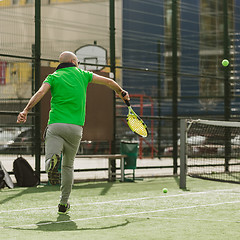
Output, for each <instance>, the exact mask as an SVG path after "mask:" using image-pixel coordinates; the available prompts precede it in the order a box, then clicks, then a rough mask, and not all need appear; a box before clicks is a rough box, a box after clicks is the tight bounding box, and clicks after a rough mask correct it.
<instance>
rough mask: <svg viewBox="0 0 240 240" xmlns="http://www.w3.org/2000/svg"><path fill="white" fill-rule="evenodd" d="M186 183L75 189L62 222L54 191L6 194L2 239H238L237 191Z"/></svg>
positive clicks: (1, 204) (1, 197) (0, 201)
mask: <svg viewBox="0 0 240 240" xmlns="http://www.w3.org/2000/svg"><path fill="white" fill-rule="evenodd" d="M187 180H188V190H187V191H182V190H180V189H179V186H178V178H172V177H171V178H170V177H166V178H155V179H144V180H143V181H136V182H134V183H133V182H126V183H120V182H116V183H108V182H87V183H86V182H82V183H77V184H75V186H74V188H73V192H72V195H71V211H70V213H69V214H68V215H61V216H59V215H58V214H57V203H58V197H59V187H53V186H45V185H40V186H38V187H36V188H15V189H12V190H9V189H7V188H5V189H4V190H1V192H0V222H1V224H0V232H1V239H18V240H19V239H20V240H21V239H24V240H26V239H100V240H101V239H105V240H106V239H131V240H132V239H148V240H149V239H184V240H186V239H204V240H206V239H214V240H215V239H239V237H240V232H239V226H240V216H239V213H240V189H239V186H238V185H237V184H229V183H219V182H213V181H206V180H201V179H195V178H188V179H187ZM163 188H168V193H167V194H164V193H162V189H163Z"/></svg>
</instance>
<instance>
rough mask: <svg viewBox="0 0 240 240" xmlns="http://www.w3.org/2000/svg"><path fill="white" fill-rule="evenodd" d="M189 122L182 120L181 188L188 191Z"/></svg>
mask: <svg viewBox="0 0 240 240" xmlns="http://www.w3.org/2000/svg"><path fill="white" fill-rule="evenodd" d="M186 131H187V122H186V120H185V119H181V120H180V188H181V189H186V174H187V173H186V172H187V171H186V170H187V169H186V167H187V162H186V161H187V157H186V135H187V132H186Z"/></svg>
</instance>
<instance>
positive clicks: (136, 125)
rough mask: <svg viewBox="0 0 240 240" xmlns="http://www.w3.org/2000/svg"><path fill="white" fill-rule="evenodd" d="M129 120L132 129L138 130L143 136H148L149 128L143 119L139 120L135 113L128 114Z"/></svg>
mask: <svg viewBox="0 0 240 240" xmlns="http://www.w3.org/2000/svg"><path fill="white" fill-rule="evenodd" d="M127 120H128V125H129V127H130V128H131V129H132V131H134V132H136V133H137V134H139V135H141V136H142V137H147V135H148V132H147V129H146V127H145V125H144V123H143V122H142V121H141V120H139V119H138V118H137V117H135V116H134V115H130V116H128V119H127Z"/></svg>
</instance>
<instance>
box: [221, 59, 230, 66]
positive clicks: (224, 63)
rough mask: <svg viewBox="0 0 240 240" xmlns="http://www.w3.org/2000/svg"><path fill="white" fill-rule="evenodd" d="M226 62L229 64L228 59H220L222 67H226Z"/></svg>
mask: <svg viewBox="0 0 240 240" xmlns="http://www.w3.org/2000/svg"><path fill="white" fill-rule="evenodd" d="M228 64H229V61H228V60H227V59H223V60H222V65H223V66H224V67H227V66H228Z"/></svg>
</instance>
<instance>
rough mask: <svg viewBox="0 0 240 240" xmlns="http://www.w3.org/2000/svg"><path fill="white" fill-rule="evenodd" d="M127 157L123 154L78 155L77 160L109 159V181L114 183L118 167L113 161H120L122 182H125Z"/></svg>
mask: <svg viewBox="0 0 240 240" xmlns="http://www.w3.org/2000/svg"><path fill="white" fill-rule="evenodd" d="M125 157H127V155H122V154H104V155H76V158H99V159H104V158H105V159H108V181H110V182H112V181H114V180H115V179H116V166H115V164H114V163H113V160H117V159H119V160H120V170H121V182H124V158H125Z"/></svg>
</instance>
